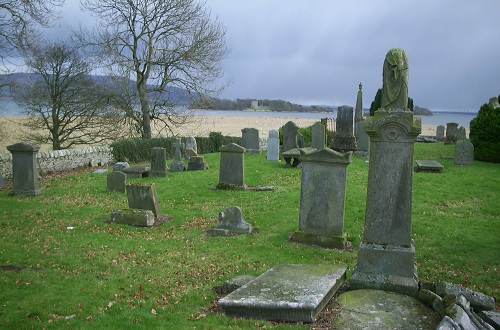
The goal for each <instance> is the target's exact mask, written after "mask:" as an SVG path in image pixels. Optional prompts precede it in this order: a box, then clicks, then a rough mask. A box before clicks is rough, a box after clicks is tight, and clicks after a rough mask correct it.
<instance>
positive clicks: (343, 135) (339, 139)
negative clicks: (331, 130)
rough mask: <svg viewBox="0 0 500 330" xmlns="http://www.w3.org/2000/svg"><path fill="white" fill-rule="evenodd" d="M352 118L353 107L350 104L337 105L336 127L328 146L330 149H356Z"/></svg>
mask: <svg viewBox="0 0 500 330" xmlns="http://www.w3.org/2000/svg"><path fill="white" fill-rule="evenodd" d="M353 120H354V109H353V108H352V107H351V106H348V105H342V106H340V107H338V109H337V121H336V126H335V128H336V129H335V135H334V136H333V141H332V145H331V146H330V148H331V149H333V150H336V151H342V152H346V151H355V150H356V138H355V137H354V126H353V124H354V123H353Z"/></svg>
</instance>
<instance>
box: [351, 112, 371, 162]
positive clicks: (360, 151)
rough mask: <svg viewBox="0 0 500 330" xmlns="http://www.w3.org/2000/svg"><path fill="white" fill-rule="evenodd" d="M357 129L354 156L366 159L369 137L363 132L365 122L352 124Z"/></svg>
mask: <svg viewBox="0 0 500 330" xmlns="http://www.w3.org/2000/svg"><path fill="white" fill-rule="evenodd" d="M354 126H355V127H357V129H356V131H357V133H356V149H357V150H356V151H355V152H354V155H355V156H360V157H366V156H367V155H368V147H369V145H370V137H369V136H368V134H366V132H365V120H364V119H363V120H361V121H358V122H355V123H354Z"/></svg>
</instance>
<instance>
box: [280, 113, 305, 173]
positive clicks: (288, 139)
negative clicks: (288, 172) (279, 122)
mask: <svg viewBox="0 0 500 330" xmlns="http://www.w3.org/2000/svg"><path fill="white" fill-rule="evenodd" d="M282 131H283V145H282V146H281V154H282V156H283V159H284V160H285V166H286V167H291V166H294V167H296V166H297V165H298V164H299V157H298V156H299V155H300V152H299V151H297V157H293V156H289V155H287V154H285V153H286V152H288V151H290V150H293V149H297V148H301V147H302V146H303V141H301V139H302V136H301V135H300V134H299V128H298V127H297V125H295V123H294V122H293V121H289V122H287V123H286V124H285V125H283V128H282ZM301 142H302V143H301ZM292 159H293V165H292Z"/></svg>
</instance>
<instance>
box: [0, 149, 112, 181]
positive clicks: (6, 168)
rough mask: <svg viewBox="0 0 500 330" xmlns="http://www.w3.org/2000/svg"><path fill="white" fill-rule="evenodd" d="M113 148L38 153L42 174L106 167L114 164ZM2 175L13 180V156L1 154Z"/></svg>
mask: <svg viewBox="0 0 500 330" xmlns="http://www.w3.org/2000/svg"><path fill="white" fill-rule="evenodd" d="M112 150H113V149H112V148H111V147H108V146H97V147H89V148H81V149H66V150H53V151H42V152H38V153H37V163H38V168H39V169H40V174H41V175H44V174H51V173H57V172H66V171H71V170H75V169H78V168H83V167H89V166H106V165H109V164H111V163H113V162H114V159H113V154H112ZM0 173H1V174H2V175H3V177H4V178H5V179H6V180H11V179H12V155H11V154H10V153H8V154H0Z"/></svg>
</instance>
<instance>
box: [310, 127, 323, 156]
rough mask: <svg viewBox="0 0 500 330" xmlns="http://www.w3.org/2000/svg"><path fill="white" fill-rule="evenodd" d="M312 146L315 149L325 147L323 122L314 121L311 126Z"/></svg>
mask: <svg viewBox="0 0 500 330" xmlns="http://www.w3.org/2000/svg"><path fill="white" fill-rule="evenodd" d="M311 138H312V141H311V147H313V148H315V149H318V150H320V149H323V148H324V147H325V140H326V135H325V126H324V125H323V124H321V123H314V124H313V125H312V127H311Z"/></svg>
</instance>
